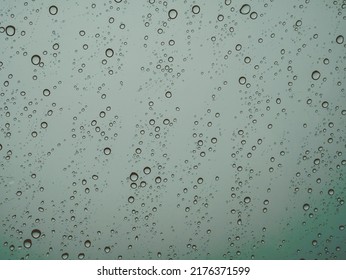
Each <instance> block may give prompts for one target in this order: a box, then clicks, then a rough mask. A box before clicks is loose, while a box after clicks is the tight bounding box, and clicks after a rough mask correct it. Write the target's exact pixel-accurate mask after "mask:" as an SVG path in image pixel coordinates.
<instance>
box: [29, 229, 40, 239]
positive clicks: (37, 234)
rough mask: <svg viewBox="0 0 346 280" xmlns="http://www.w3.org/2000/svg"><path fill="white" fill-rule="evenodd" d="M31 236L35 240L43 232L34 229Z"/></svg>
mask: <svg viewBox="0 0 346 280" xmlns="http://www.w3.org/2000/svg"><path fill="white" fill-rule="evenodd" d="M31 236H32V237H33V238H35V239H37V238H39V237H40V236H41V231H40V230H39V229H33V230H32V231H31Z"/></svg>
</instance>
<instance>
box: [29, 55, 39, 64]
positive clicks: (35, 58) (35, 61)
mask: <svg viewBox="0 0 346 280" xmlns="http://www.w3.org/2000/svg"><path fill="white" fill-rule="evenodd" d="M40 62H41V57H40V56H39V55H37V54H35V55H33V56H32V57H31V63H32V64H34V65H38V64H40Z"/></svg>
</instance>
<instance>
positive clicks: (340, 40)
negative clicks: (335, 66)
mask: <svg viewBox="0 0 346 280" xmlns="http://www.w3.org/2000/svg"><path fill="white" fill-rule="evenodd" d="M336 42H337V43H338V44H342V43H343V42H344V36H342V35H339V36H338V37H336Z"/></svg>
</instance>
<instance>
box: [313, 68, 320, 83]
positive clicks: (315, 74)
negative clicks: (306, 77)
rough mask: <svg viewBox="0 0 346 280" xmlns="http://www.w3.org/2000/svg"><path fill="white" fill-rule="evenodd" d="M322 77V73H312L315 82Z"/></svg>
mask: <svg viewBox="0 0 346 280" xmlns="http://www.w3.org/2000/svg"><path fill="white" fill-rule="evenodd" d="M320 77H321V73H320V72H318V71H317V70H315V71H314V72H312V74H311V78H312V79H313V80H315V81H316V80H318V79H319V78H320Z"/></svg>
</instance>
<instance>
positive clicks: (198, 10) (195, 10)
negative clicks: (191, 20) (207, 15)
mask: <svg viewBox="0 0 346 280" xmlns="http://www.w3.org/2000/svg"><path fill="white" fill-rule="evenodd" d="M200 11H201V8H200V7H199V6H198V5H194V6H193V7H192V12H193V13H194V14H195V15H197V14H199V12H200Z"/></svg>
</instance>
